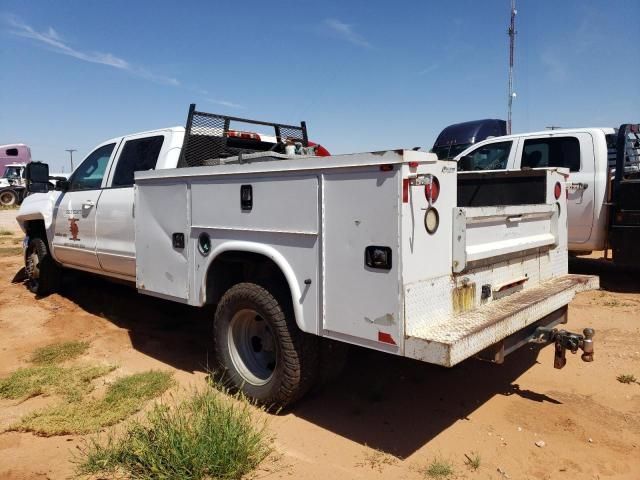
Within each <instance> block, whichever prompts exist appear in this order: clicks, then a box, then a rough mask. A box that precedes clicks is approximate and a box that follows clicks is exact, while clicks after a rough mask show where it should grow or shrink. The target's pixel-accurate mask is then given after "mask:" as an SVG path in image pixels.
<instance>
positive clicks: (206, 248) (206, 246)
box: [198, 232, 211, 256]
mask: <svg viewBox="0 0 640 480" xmlns="http://www.w3.org/2000/svg"><path fill="white" fill-rule="evenodd" d="M198 250H199V251H200V253H201V254H202V255H205V256H206V255H209V252H210V251H211V238H210V237H209V234H208V233H207V232H202V233H201V234H200V235H199V236H198Z"/></svg>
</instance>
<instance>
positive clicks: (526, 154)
mask: <svg viewBox="0 0 640 480" xmlns="http://www.w3.org/2000/svg"><path fill="white" fill-rule="evenodd" d="M521 166H522V167H529V168H541V167H564V168H568V169H569V170H570V171H572V172H577V171H579V170H580V142H579V141H578V139H577V138H576V137H555V138H534V139H530V140H525V141H524V150H523V152H522V163H521Z"/></svg>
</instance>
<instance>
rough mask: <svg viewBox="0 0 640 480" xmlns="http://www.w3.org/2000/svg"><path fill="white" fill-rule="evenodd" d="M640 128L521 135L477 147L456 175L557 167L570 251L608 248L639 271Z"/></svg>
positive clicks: (618, 259)
mask: <svg viewBox="0 0 640 480" xmlns="http://www.w3.org/2000/svg"><path fill="white" fill-rule="evenodd" d="M639 132H640V126H639V125H631V124H624V125H622V126H621V127H620V128H618V129H614V128H575V129H562V130H548V131H545V132H533V133H521V134H517V135H510V136H503V137H495V138H491V139H488V140H485V141H483V142H480V143H478V144H476V145H474V146H472V147H470V148H468V149H466V150H465V151H463V152H462V153H460V154H459V155H458V156H457V157H456V158H455V159H456V160H457V161H458V169H459V170H460V171H479V170H504V169H521V168H522V169H531V168H540V167H559V168H566V169H568V170H569V177H568V179H567V182H566V184H565V186H566V189H567V204H568V209H569V250H570V251H573V252H576V253H587V252H590V251H592V250H604V249H605V248H609V247H611V248H612V251H613V259H614V261H615V262H616V263H619V264H626V265H635V266H640V247H639V245H640V136H639Z"/></svg>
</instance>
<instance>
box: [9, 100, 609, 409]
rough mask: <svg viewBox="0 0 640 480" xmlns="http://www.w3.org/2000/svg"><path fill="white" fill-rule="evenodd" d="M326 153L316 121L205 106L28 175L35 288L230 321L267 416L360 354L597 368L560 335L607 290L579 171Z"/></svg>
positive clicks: (580, 340) (231, 347)
mask: <svg viewBox="0 0 640 480" xmlns="http://www.w3.org/2000/svg"><path fill="white" fill-rule="evenodd" d="M236 121H241V122H244V123H247V122H249V123H253V124H254V126H256V125H257V126H260V127H262V128H272V129H273V130H274V134H273V135H272V136H269V137H267V136H263V135H262V134H256V133H247V132H243V131H240V130H236V129H232V128H231V124H232V123H234V122H236ZM265 139H269V141H265ZM315 153H317V149H314V148H309V142H308V140H307V131H306V125H305V124H304V122H303V123H301V125H300V126H292V125H281V124H273V123H267V122H255V121H251V120H246V119H235V118H232V117H225V116H221V115H215V114H209V113H204V112H197V111H196V110H195V106H194V105H192V106H191V109H190V111H189V116H188V119H187V126H186V129H184V128H179V127H176V128H170V129H166V130H156V131H152V132H146V133H141V134H136V135H130V136H125V137H119V138H116V139H112V140H109V141H107V142H104V143H103V144H101V145H99V146H97V147H96V149H95V150H94V151H93V152H92V153H90V154H89V155H88V156H87V157H86V159H85V160H84V161H83V162H82V163H81V164H80V165H79V166H78V168H77V169H76V171H75V172H74V173H73V175H72V176H71V178H70V179H69V181H68V182H59V183H58V187H57V188H58V190H56V191H48V190H49V187H48V185H49V184H48V183H47V180H48V168H47V166H46V164H41V163H31V164H30V166H29V168H28V188H29V189H30V190H31V191H41V192H43V193H39V194H33V195H30V196H29V197H27V199H26V200H25V202H24V203H23V205H22V206H21V209H20V212H19V214H18V217H17V218H18V222H19V223H20V226H21V227H22V229H23V230H24V231H25V233H26V235H27V238H26V241H25V246H26V249H25V265H26V271H27V275H28V278H29V281H28V283H29V285H30V286H31V288H32V289H33V290H34V291H35V292H37V293H39V294H45V293H47V292H49V291H51V290H52V289H54V288H55V287H56V285H57V284H58V281H59V275H60V272H61V268H62V267H64V268H74V269H80V270H85V271H89V272H93V273H97V274H101V275H105V276H108V277H113V278H118V279H124V280H128V281H131V282H132V283H135V285H136V287H137V289H138V291H139V292H141V293H144V294H148V295H153V296H157V297H160V298H164V299H168V300H172V301H176V302H181V303H185V304H189V305H193V306H203V305H206V304H216V305H217V309H216V314H215V318H214V319H213V324H214V328H213V332H214V333H213V342H214V345H215V350H216V354H217V355H216V356H217V359H218V361H219V363H220V365H221V367H222V368H223V369H224V370H225V371H226V372H227V373H228V375H229V377H230V378H231V380H232V381H233V382H234V383H235V385H236V386H237V387H238V388H241V389H242V390H243V391H244V392H245V393H247V394H248V395H249V396H251V397H253V398H255V399H257V400H259V401H261V402H263V403H265V404H267V405H278V406H285V405H287V404H290V403H291V402H293V401H295V400H296V399H298V398H300V397H301V396H302V395H303V394H304V393H305V392H306V391H307V390H308V389H309V388H310V386H311V385H312V384H313V383H314V381H315V379H316V378H317V377H318V376H319V375H320V374H321V372H326V370H328V369H329V366H328V364H327V363H326V362H328V361H329V360H328V359H330V358H332V359H335V357H336V356H337V355H336V353H335V352H336V349H337V347H336V346H337V345H342V344H345V343H350V344H356V345H361V346H364V347H367V348H372V349H376V350H380V351H384V352H388V353H392V354H396V355H403V356H406V357H410V358H414V359H418V360H422V361H425V362H429V363H434V364H438V365H442V366H447V367H450V366H453V365H456V364H457V363H459V362H461V361H463V360H465V359H466V358H469V357H471V356H474V355H479V356H482V357H483V358H487V359H490V360H492V361H495V362H498V363H500V362H502V361H503V359H504V356H505V355H506V354H508V353H510V352H512V351H514V350H515V349H517V348H519V347H520V346H522V345H524V344H526V343H527V342H529V341H536V342H554V343H555V346H556V348H555V352H556V361H555V365H556V367H558V368H561V367H562V366H563V365H564V362H565V357H564V354H565V352H566V350H567V349H569V350H571V351H573V352H575V351H577V350H578V349H580V348H581V349H583V351H584V355H583V359H584V360H585V361H591V360H592V359H593V343H592V342H593V341H592V337H593V332H592V331H589V330H586V331H585V332H584V334H583V335H577V334H572V333H569V332H565V331H564V330H557V329H555V328H553V327H554V326H555V325H557V324H559V323H562V322H566V320H567V304H568V303H569V302H570V301H571V299H572V298H573V296H574V295H575V293H576V292H578V291H581V290H585V289H591V288H597V286H598V279H597V277H591V276H580V275H568V274H567V230H566V211H567V209H566V202H565V195H564V187H563V186H562V184H563V182H564V180H565V176H566V174H567V172H564V171H561V170H558V169H542V170H536V171H529V172H521V171H509V172H491V173H474V174H468V175H466V176H464V177H463V178H462V177H461V178H458V175H457V172H456V168H455V167H456V163H455V162H451V161H441V160H438V158H437V157H436V155H434V154H431V153H424V152H417V151H406V150H388V151H380V152H369V153H359V154H349V155H335V156H328V157H319V156H317V155H315ZM176 167H177V168H176ZM134 172H135V173H134ZM320 337H322V338H320ZM323 352H324V353H323ZM327 352H328V357H327V356H325V354H327Z"/></svg>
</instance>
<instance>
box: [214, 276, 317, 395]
mask: <svg viewBox="0 0 640 480" xmlns="http://www.w3.org/2000/svg"><path fill="white" fill-rule="evenodd" d="M238 301H244V302H247V301H248V302H251V303H254V304H255V305H257V306H259V307H260V309H261V310H262V311H263V312H264V314H265V315H267V316H268V317H269V319H270V322H271V324H272V327H273V328H274V329H275V332H274V333H275V336H276V338H277V341H278V344H279V349H280V355H281V357H280V360H281V362H282V370H281V371H282V375H281V378H279V379H277V380H276V381H279V387H278V388H277V389H276V390H275V391H274V392H273V393H272V394H271V395H269V396H268V397H267V398H262V399H258V400H259V401H260V402H261V403H263V404H265V405H267V406H270V407H271V406H274V407H279V408H284V407H286V406H288V405H291V404H292V403H294V402H295V401H297V400H299V399H300V398H301V397H302V396H303V395H304V394H305V393H307V391H308V390H309V389H310V388H311V387H312V385H313V384H314V382H315V379H316V376H317V369H318V346H317V338H315V337H314V336H312V335H310V334H307V333H304V332H302V331H301V330H300V329H299V328H298V326H297V325H296V323H295V319H294V316H293V314H292V312H291V311H290V310H291V309H290V308H286V307H284V308H283V305H285V306H286V305H287V303H286V302H279V301H278V299H277V298H276V297H275V296H274V295H272V294H271V293H270V292H269V291H268V290H267V289H266V288H264V287H262V286H260V285H257V284H255V283H249V282H243V283H238V284H236V285H234V286H233V287H231V288H230V289H229V290H227V292H226V293H225V294H224V295H223V296H222V298H221V299H220V302H219V303H218V307H217V309H216V317H215V321H214V338H218V337H219V336H220V335H223V334H224V332H222V331H220V330H221V329H222V328H224V325H223V321H221V317H222V315H224V314H225V312H226V311H227V310H229V309H230V308H233V303H235V302H238ZM215 348H216V357H217V358H218V360H220V359H222V358H223V356H222V352H220V351H219V349H220V345H219V342H217V341H216V342H215ZM221 366H222V367H223V369H225V370H227V369H228V367H227V366H226V365H224V364H222V365H221ZM237 386H238V387H240V385H237Z"/></svg>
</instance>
